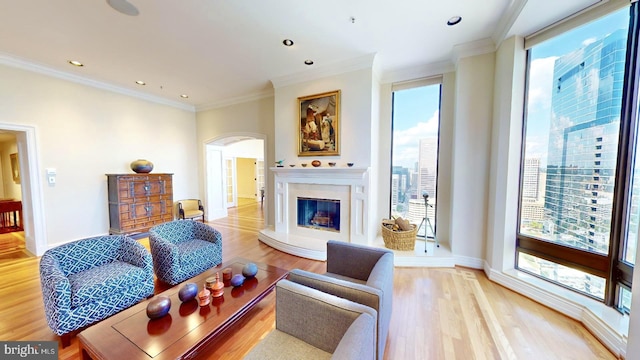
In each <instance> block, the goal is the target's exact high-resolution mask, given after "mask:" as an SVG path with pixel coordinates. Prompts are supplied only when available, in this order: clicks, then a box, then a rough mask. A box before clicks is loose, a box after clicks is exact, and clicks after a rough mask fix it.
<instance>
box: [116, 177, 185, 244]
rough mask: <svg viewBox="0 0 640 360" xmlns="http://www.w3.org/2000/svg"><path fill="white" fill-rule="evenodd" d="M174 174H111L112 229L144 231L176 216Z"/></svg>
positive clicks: (119, 231)
mask: <svg viewBox="0 0 640 360" xmlns="http://www.w3.org/2000/svg"><path fill="white" fill-rule="evenodd" d="M172 176H173V174H107V186H108V192H109V233H111V234H124V233H127V234H132V233H133V234H135V233H144V232H147V231H148V230H149V228H151V227H152V226H154V225H157V224H162V223H164V222H167V221H172V220H173V178H172Z"/></svg>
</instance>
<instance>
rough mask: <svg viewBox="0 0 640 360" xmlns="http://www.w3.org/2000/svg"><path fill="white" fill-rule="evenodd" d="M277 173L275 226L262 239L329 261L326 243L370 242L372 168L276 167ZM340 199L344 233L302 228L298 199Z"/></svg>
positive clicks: (293, 251) (274, 245)
mask: <svg viewBox="0 0 640 360" xmlns="http://www.w3.org/2000/svg"><path fill="white" fill-rule="evenodd" d="M270 170H271V171H273V173H274V175H275V176H274V201H275V204H274V205H275V224H274V225H275V226H274V227H270V228H267V229H264V230H262V231H260V233H259V235H258V238H259V239H260V240H261V241H262V242H264V243H266V244H267V245H270V246H272V247H274V248H276V249H278V250H281V251H285V252H287V253H290V254H293V255H297V256H302V257H306V258H310V259H316V260H325V259H326V242H327V241H328V240H338V241H345V242H352V243H359V244H366V243H368V241H369V235H370V234H368V223H369V219H368V217H369V201H370V200H369V198H370V184H369V168H368V167H326V166H323V167H297V166H296V167H272V168H270ZM307 194H310V195H313V196H314V197H319V198H327V199H337V200H340V203H341V214H342V213H344V214H348V216H346V218H345V219H344V220H341V226H340V233H339V234H336V233H332V232H327V231H322V230H315V229H307V228H299V227H298V226H297V213H296V211H297V209H296V203H297V197H298V196H300V195H303V196H305V195H307Z"/></svg>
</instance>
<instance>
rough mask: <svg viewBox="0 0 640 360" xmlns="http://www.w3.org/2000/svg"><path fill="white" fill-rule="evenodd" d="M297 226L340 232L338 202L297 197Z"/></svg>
mask: <svg viewBox="0 0 640 360" xmlns="http://www.w3.org/2000/svg"><path fill="white" fill-rule="evenodd" d="M297 210H298V226H300V227H306V228H311V229H317V230H324V231H332V232H340V200H333V199H314V198H306V197H298V207H297Z"/></svg>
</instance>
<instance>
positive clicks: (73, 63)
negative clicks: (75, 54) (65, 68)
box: [69, 60, 84, 67]
mask: <svg viewBox="0 0 640 360" xmlns="http://www.w3.org/2000/svg"><path fill="white" fill-rule="evenodd" d="M69 64H71V65H73V66H77V67H81V66H84V64H83V63H81V62H80V61H77V60H69Z"/></svg>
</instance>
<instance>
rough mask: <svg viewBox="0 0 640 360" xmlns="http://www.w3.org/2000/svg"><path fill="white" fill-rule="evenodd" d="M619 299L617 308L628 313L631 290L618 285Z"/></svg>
mask: <svg viewBox="0 0 640 360" xmlns="http://www.w3.org/2000/svg"><path fill="white" fill-rule="evenodd" d="M619 296H620V300H619V301H618V308H619V309H620V310H621V311H623V312H625V313H627V314H628V313H629V312H630V311H631V290H629V289H627V288H625V287H620V295H619Z"/></svg>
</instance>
